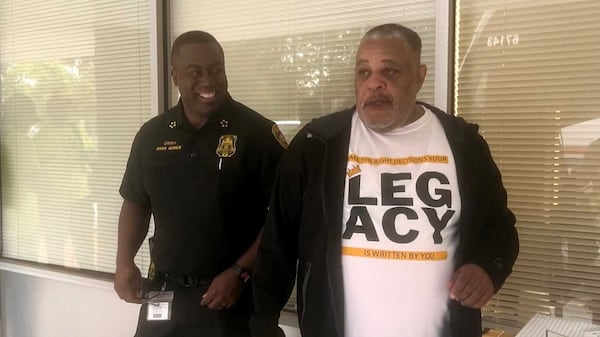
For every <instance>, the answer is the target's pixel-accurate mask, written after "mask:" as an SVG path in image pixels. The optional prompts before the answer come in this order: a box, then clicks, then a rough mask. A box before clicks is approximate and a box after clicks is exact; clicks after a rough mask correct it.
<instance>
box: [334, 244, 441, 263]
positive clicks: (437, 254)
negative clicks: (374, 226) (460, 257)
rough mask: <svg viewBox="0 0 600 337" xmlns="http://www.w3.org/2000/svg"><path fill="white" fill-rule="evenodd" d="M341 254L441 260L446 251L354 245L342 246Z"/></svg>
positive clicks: (394, 258)
mask: <svg viewBox="0 0 600 337" xmlns="http://www.w3.org/2000/svg"><path fill="white" fill-rule="evenodd" d="M342 254H343V255H349V256H358V257H368V258H373V259H384V260H410V261H442V260H446V259H447V258H448V252H446V251H424V252H419V251H396V250H382V249H371V248H356V247H342Z"/></svg>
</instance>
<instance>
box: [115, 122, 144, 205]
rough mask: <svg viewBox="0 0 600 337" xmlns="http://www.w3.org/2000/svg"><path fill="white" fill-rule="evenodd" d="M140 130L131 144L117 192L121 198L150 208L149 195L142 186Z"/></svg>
mask: <svg viewBox="0 0 600 337" xmlns="http://www.w3.org/2000/svg"><path fill="white" fill-rule="evenodd" d="M141 134H142V131H141V130H140V132H138V133H137V135H136V136H135V139H134V140H133V145H132V146H131V152H130V153H129V159H128V160H127V167H126V169H125V174H124V175H123V180H122V181H121V187H120V188H119V193H120V194H121V196H122V197H123V199H126V200H129V201H132V202H134V203H136V204H138V205H140V206H143V207H146V208H150V197H149V196H148V193H147V192H146V188H145V186H144V170H143V165H142V159H143V157H142V143H143V142H142V136H141Z"/></svg>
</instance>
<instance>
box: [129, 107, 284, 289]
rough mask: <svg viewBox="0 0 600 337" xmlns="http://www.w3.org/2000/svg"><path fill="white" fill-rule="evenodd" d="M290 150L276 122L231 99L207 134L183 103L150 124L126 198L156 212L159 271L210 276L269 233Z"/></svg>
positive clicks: (141, 137) (143, 131)
mask: <svg viewBox="0 0 600 337" xmlns="http://www.w3.org/2000/svg"><path fill="white" fill-rule="evenodd" d="M286 146H287V143H286V142H285V138H284V137H283V135H282V134H281V132H280V131H279V129H278V128H277V126H276V125H275V124H274V123H273V122H272V121H270V120H268V119H266V118H264V117H263V116H261V115H260V114H258V113H257V112H255V111H253V110H251V109H250V108H248V107H246V106H244V105H243V104H241V103H239V102H236V101H234V100H233V99H231V97H229V98H228V99H227V100H226V101H225V102H224V103H223V105H222V106H221V108H220V109H219V110H218V111H217V112H215V113H214V114H213V115H212V116H211V117H210V118H209V120H208V121H207V123H206V124H205V125H204V126H203V127H202V128H200V129H199V130H196V129H194V128H193V127H192V125H191V124H190V123H189V121H188V120H187V118H186V117H185V115H184V113H183V106H182V104H181V101H180V102H179V103H178V104H177V106H175V107H173V108H171V109H170V110H169V111H168V112H167V113H165V114H162V115H159V116H156V117H154V118H152V119H151V120H149V121H148V122H146V123H145V124H144V125H143V126H142V127H141V128H140V130H139V131H138V133H137V135H136V137H135V139H134V141H133V145H132V149H131V153H130V156H129V160H128V163H127V168H126V171H125V175H124V177H123V181H122V184H121V188H120V193H121V196H122V197H123V198H124V199H127V200H130V201H132V202H134V203H136V204H138V205H140V206H142V207H145V208H147V209H150V210H151V211H152V215H153V217H154V223H155V231H154V239H153V241H154V242H153V249H152V261H153V262H154V265H155V267H156V270H157V271H158V272H162V273H169V274H171V275H195V276H198V277H206V278H210V277H214V276H215V275H217V274H218V273H220V272H222V271H223V270H225V269H226V268H228V267H229V266H231V265H232V264H233V263H235V261H236V260H237V259H238V258H239V257H240V256H241V255H243V254H244V252H245V251H246V250H247V249H248V248H249V247H250V246H251V245H252V243H253V242H254V240H255V239H256V237H257V235H258V233H259V232H260V229H261V228H262V225H263V223H264V220H265V217H266V212H267V208H268V202H269V197H270V192H271V187H272V183H273V179H274V176H275V170H276V166H277V162H278V161H279V158H280V156H281V154H282V152H283V149H284V147H286Z"/></svg>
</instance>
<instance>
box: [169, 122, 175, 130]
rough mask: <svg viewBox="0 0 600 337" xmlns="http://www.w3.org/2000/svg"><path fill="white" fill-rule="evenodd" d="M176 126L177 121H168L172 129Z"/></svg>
mask: <svg viewBox="0 0 600 337" xmlns="http://www.w3.org/2000/svg"><path fill="white" fill-rule="evenodd" d="M176 127H177V121H170V122H169V128H171V129H174V128H176Z"/></svg>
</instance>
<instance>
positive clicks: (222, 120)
mask: <svg viewBox="0 0 600 337" xmlns="http://www.w3.org/2000/svg"><path fill="white" fill-rule="evenodd" d="M228 126H229V122H228V121H227V120H225V119H221V127H222V128H226V127H228Z"/></svg>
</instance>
